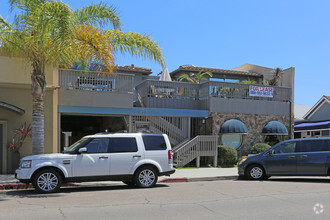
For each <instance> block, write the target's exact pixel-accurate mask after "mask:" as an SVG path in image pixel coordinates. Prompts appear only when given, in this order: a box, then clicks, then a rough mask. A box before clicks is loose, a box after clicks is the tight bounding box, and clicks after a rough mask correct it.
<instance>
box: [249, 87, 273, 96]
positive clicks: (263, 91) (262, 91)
mask: <svg viewBox="0 0 330 220" xmlns="http://www.w3.org/2000/svg"><path fill="white" fill-rule="evenodd" d="M249 96H259V97H268V98H273V96H274V88H272V87H263V86H252V85H251V86H250V87H249Z"/></svg>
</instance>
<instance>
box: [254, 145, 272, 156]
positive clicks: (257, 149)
mask: <svg viewBox="0 0 330 220" xmlns="http://www.w3.org/2000/svg"><path fill="white" fill-rule="evenodd" d="M269 148H270V145H268V144H265V143H257V144H255V145H253V146H252V148H251V150H250V153H251V154H260V153H262V152H264V151H265V150H267V149H269Z"/></svg>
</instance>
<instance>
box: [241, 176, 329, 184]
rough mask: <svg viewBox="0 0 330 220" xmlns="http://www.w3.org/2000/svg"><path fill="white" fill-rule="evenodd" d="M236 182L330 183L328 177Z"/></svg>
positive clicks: (271, 178) (276, 178)
mask: <svg viewBox="0 0 330 220" xmlns="http://www.w3.org/2000/svg"><path fill="white" fill-rule="evenodd" d="M235 181H251V182H254V181H255V182H288V183H298V182H299V183H326V184H329V183H330V179H329V178H327V177H314V178H313V177H282V176H281V177H270V178H269V179H266V180H259V181H258V180H248V179H246V178H242V177H240V178H237V179H236V180H235Z"/></svg>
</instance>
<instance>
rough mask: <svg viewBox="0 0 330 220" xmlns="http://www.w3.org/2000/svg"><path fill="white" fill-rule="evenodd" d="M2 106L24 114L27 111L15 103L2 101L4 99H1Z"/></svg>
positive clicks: (0, 106) (0, 104)
mask: <svg viewBox="0 0 330 220" xmlns="http://www.w3.org/2000/svg"><path fill="white" fill-rule="evenodd" d="M0 108H5V109H7V110H10V111H13V112H15V113H17V114H19V115H23V114H24V113H25V111H24V110H23V109H21V108H19V107H17V106H15V105H11V104H9V103H6V102H2V101H0Z"/></svg>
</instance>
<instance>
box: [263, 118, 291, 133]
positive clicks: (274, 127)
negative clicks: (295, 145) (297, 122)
mask: <svg viewBox="0 0 330 220" xmlns="http://www.w3.org/2000/svg"><path fill="white" fill-rule="evenodd" d="M262 133H263V134H266V135H288V129H287V128H286V127H285V125H284V124H282V123H281V122H279V121H270V122H268V123H267V124H266V126H265V127H264V128H263V129H262Z"/></svg>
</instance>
